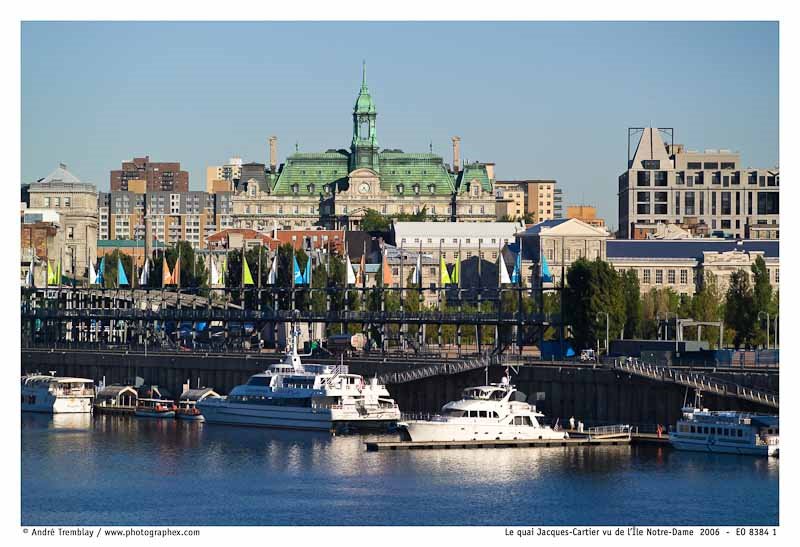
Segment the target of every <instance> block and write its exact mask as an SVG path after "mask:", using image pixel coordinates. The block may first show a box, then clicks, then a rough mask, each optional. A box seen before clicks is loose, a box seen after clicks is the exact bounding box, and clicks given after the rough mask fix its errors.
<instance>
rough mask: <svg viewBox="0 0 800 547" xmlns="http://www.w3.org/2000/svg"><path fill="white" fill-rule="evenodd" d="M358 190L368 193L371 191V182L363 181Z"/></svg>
mask: <svg viewBox="0 0 800 547" xmlns="http://www.w3.org/2000/svg"><path fill="white" fill-rule="evenodd" d="M358 191H359V192H361V193H362V194H366V193H367V192H369V184H368V183H366V182H362V183H361V185H360V186H359V187H358Z"/></svg>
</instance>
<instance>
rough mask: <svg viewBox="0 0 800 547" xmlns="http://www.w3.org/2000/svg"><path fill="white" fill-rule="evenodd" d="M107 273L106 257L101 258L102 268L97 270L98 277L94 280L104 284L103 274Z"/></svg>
mask: <svg viewBox="0 0 800 547" xmlns="http://www.w3.org/2000/svg"><path fill="white" fill-rule="evenodd" d="M105 273H106V257H103V258H101V259H100V268H98V270H97V277H96V278H95V280H94V282H95V283H97V284H98V285H102V284H103V275H104V274H105Z"/></svg>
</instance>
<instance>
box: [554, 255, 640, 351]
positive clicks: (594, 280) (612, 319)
mask: <svg viewBox="0 0 800 547" xmlns="http://www.w3.org/2000/svg"><path fill="white" fill-rule="evenodd" d="M564 308H565V312H566V315H567V320H568V321H569V323H570V325H571V326H572V334H573V337H574V338H575V343H576V346H577V347H578V348H585V347H592V346H594V345H595V342H596V341H597V340H599V339H600V338H603V339H605V333H606V323H605V322H606V317H605V314H606V313H608V331H609V333H615V332H619V331H620V329H621V328H622V325H623V324H624V322H625V301H624V296H623V291H622V282H621V280H620V277H619V275H618V274H617V272H616V270H614V268H612V267H611V265H610V264H609V263H608V262H605V261H602V260H600V259H599V258H598V259H596V260H594V261H592V262H590V261H588V260H586V259H585V258H580V259H578V260H576V261H575V262H573V263H572V265H571V266H570V268H569V270H568V271H567V286H566V288H565V289H564ZM598 315H601V316H600V317H599V318H598Z"/></svg>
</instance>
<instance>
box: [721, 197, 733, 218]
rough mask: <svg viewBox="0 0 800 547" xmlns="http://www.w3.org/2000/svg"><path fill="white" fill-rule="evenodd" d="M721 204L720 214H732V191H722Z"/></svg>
mask: <svg viewBox="0 0 800 547" xmlns="http://www.w3.org/2000/svg"><path fill="white" fill-rule="evenodd" d="M720 203H721V205H720V209H721V210H720V214H723V215H730V214H731V193H730V192H722V197H721V202H720Z"/></svg>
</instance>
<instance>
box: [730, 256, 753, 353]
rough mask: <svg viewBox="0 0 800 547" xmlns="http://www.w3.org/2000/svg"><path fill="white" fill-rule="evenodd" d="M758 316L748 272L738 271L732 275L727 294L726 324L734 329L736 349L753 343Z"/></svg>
mask: <svg viewBox="0 0 800 547" xmlns="http://www.w3.org/2000/svg"><path fill="white" fill-rule="evenodd" d="M756 314H757V312H755V305H754V298H753V289H752V288H751V287H750V278H749V276H748V274H747V272H746V271H744V270H737V271H735V272H733V273H732V274H731V280H730V284H729V285H728V291H727V293H726V294H725V324H726V325H728V326H730V327H731V328H732V329H733V332H734V335H733V345H734V347H736V349H738V348H739V347H740V346H742V345H743V344H748V345H749V344H750V343H752V342H753V340H754V338H755V335H756V332H755V331H756V329H755V323H756Z"/></svg>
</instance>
